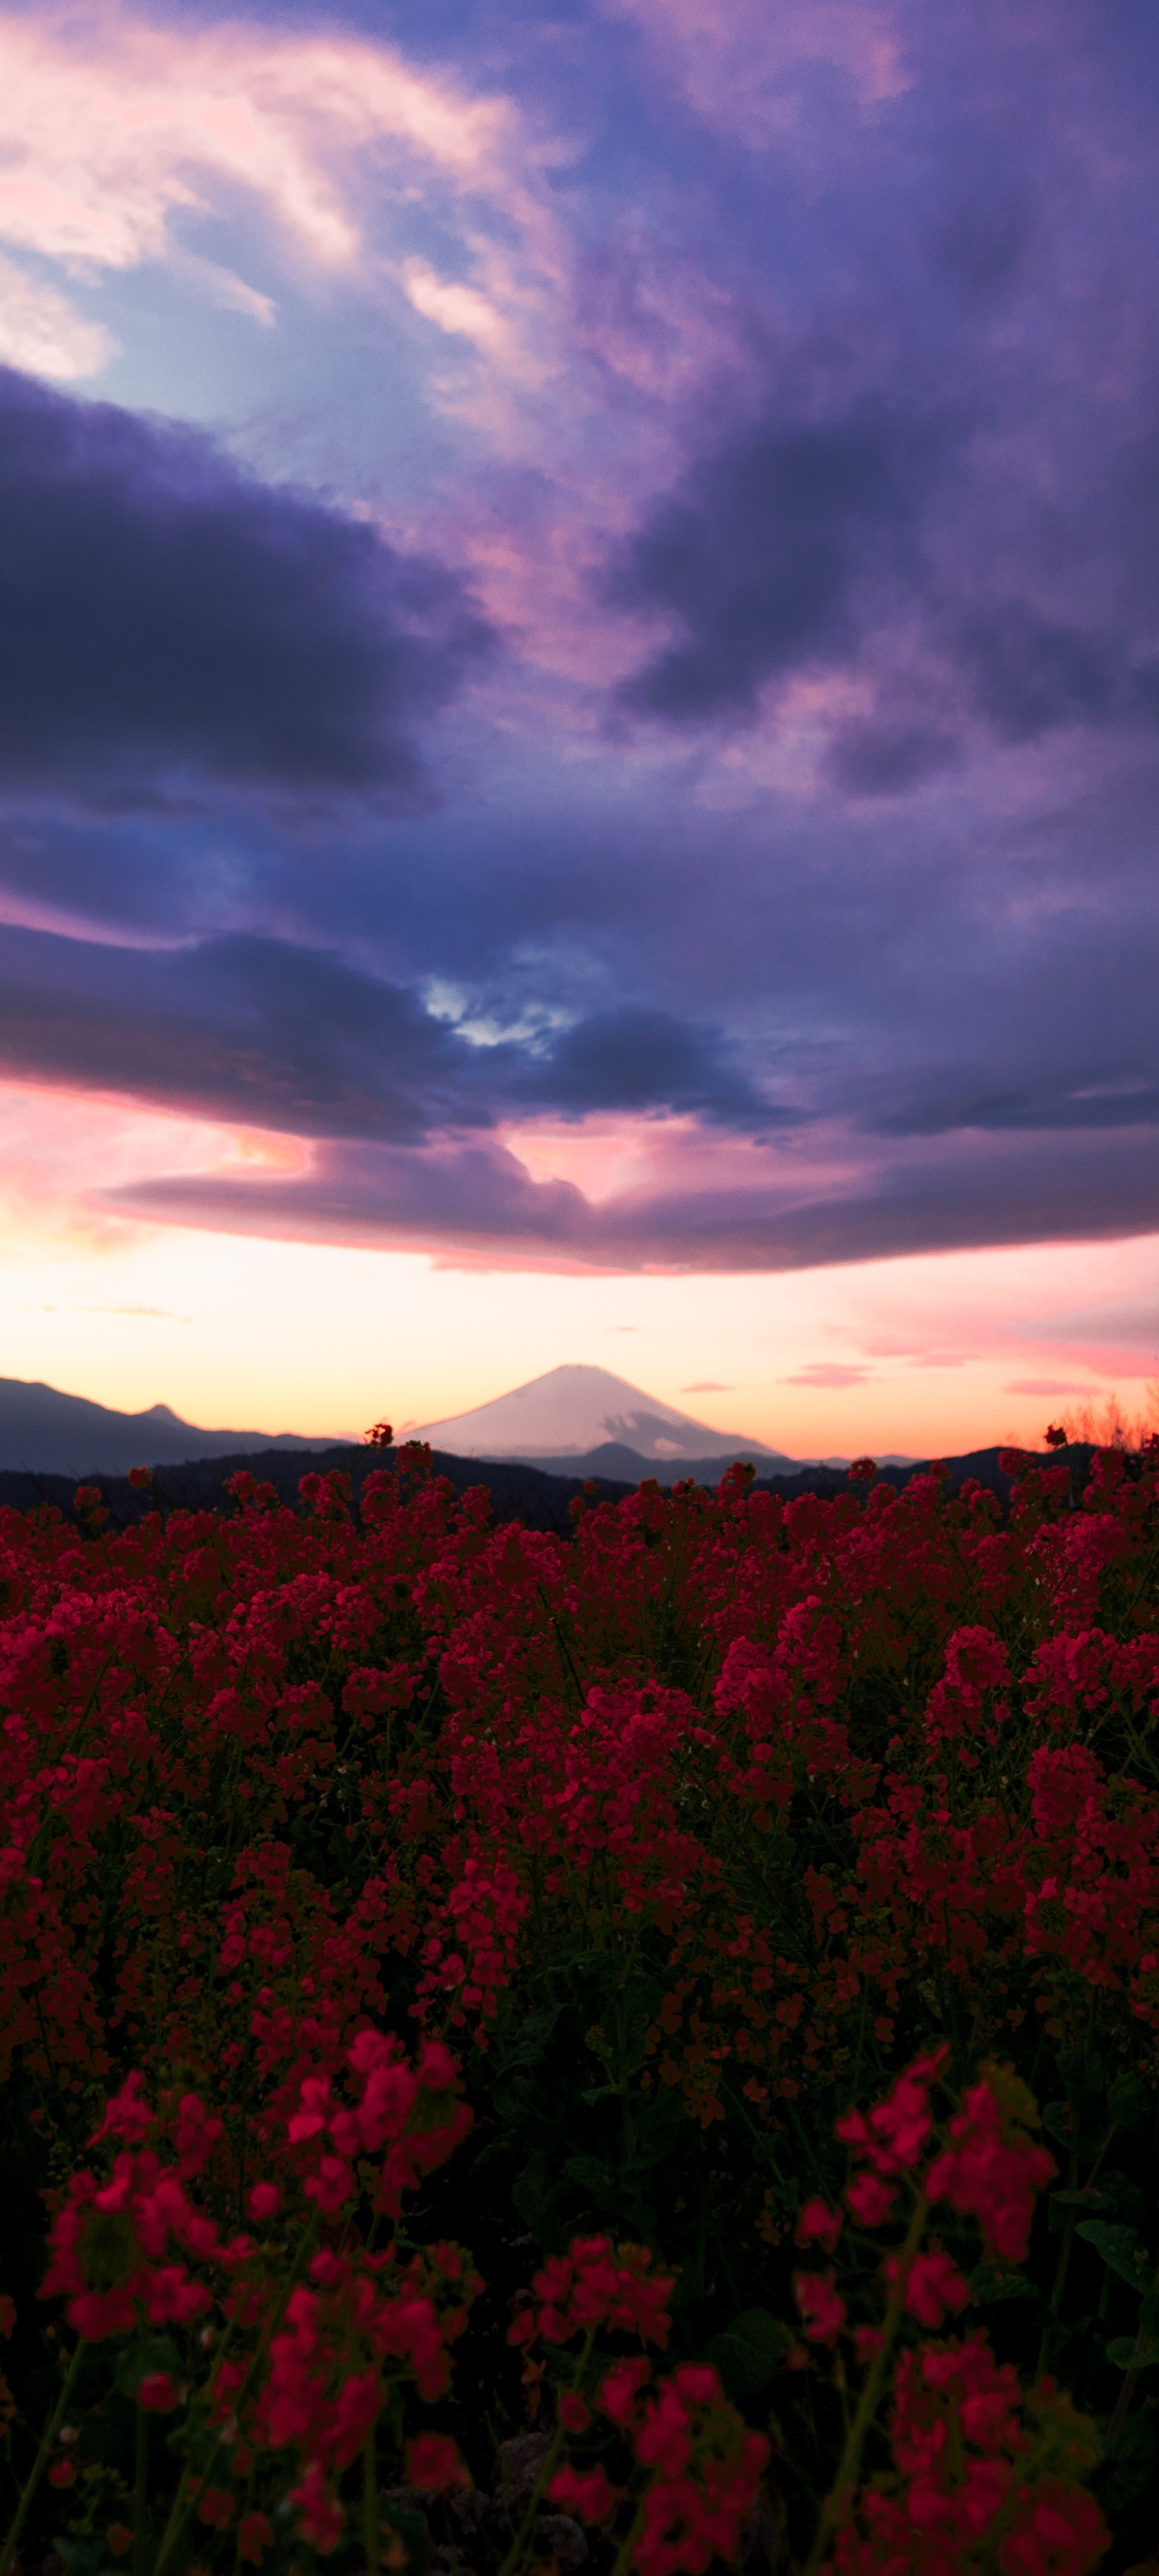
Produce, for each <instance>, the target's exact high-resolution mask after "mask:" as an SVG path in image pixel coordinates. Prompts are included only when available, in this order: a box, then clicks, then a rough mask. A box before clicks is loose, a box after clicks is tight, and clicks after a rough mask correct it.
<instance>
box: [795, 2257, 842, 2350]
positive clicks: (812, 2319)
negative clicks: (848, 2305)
mask: <svg viewBox="0 0 1159 2576" xmlns="http://www.w3.org/2000/svg"><path fill="white" fill-rule="evenodd" d="M793 2296H794V2298H795V2299H796V2302H797V2305H798V2307H799V2309H800V2311H801V2315H802V2317H803V2318H804V2321H805V2337H806V2341H807V2342H809V2343H827V2344H835V2343H836V2341H837V2338H838V2335H839V2334H840V2333H841V2331H842V2328H843V2326H844V2324H845V2315H846V2310H845V2302H844V2300H843V2299H839V2298H838V2296H837V2292H836V2290H835V2288H834V2286H833V2274H832V2272H827V2273H826V2274H825V2275H824V2278H822V2275H821V2274H820V2272H795V2273H794V2274H793Z"/></svg>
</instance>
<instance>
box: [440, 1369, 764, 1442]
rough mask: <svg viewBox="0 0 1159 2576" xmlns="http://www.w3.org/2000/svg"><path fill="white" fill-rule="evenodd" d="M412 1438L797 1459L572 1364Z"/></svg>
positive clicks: (602, 1373)
mask: <svg viewBox="0 0 1159 2576" xmlns="http://www.w3.org/2000/svg"><path fill="white" fill-rule="evenodd" d="M406 1437H407V1438H408V1439H412V1440H429V1441H430V1443H431V1446H432V1448H434V1449H443V1450H447V1451H449V1452H450V1453H451V1455H452V1456H454V1457H457V1458H523V1459H527V1460H529V1461H534V1460H535V1459H537V1458H550V1459H552V1460H553V1461H554V1460H556V1459H560V1460H562V1459H566V1458H582V1457H585V1456H586V1455H587V1453H588V1452H589V1451H590V1450H592V1449H598V1448H600V1447H602V1445H603V1444H604V1443H605V1442H606V1441H609V1440H613V1441H617V1442H618V1443H620V1444H621V1445H622V1446H623V1447H624V1448H627V1449H630V1450H633V1451H634V1452H635V1454H636V1456H637V1457H639V1458H655V1459H669V1458H689V1459H694V1458H704V1457H707V1456H710V1455H714V1454H715V1453H716V1452H718V1451H725V1452H727V1453H728V1455H729V1456H736V1455H737V1454H738V1453H739V1452H741V1451H743V1452H744V1454H745V1455H746V1457H747V1456H752V1457H753V1458H766V1459H775V1460H777V1461H778V1462H779V1463H784V1464H791V1463H792V1462H791V1461H789V1460H787V1459H786V1458H785V1453H784V1451H783V1450H780V1449H769V1448H767V1447H766V1446H765V1443H764V1441H763V1440H750V1439H748V1438H746V1437H745V1436H744V1435H743V1434H742V1433H740V1432H737V1431H718V1430H715V1429H714V1428H712V1426H711V1425H710V1424H708V1423H706V1422H698V1421H697V1420H696V1419H695V1417H694V1416H693V1415H692V1414H690V1413H680V1412H678V1411H677V1409H676V1407H675V1406H674V1405H671V1404H662V1403H661V1401H660V1398H659V1396H657V1395H646V1394H645V1392H644V1390H643V1388H642V1387H639V1386H632V1385H630V1384H629V1381H628V1379H627V1378H625V1377H615V1376H613V1373H612V1371H611V1370H610V1369H602V1368H586V1367H584V1366H582V1365H580V1364H573V1365H570V1366H566V1367H564V1368H554V1369H548V1370H547V1371H546V1373H545V1375H544V1376H543V1377H533V1378H531V1379H529V1381H528V1383H527V1385H526V1386H517V1387H513V1388H512V1390H511V1393H510V1394H509V1395H499V1396H496V1397H495V1398H494V1399H493V1401H492V1402H491V1403H490V1404H478V1405H476V1406H475V1407H474V1409H473V1410H472V1411H471V1412H470V1413H455V1414H451V1415H450V1416H449V1417H448V1419H446V1420H445V1421H442V1422H424V1423H423V1424H421V1426H420V1427H419V1428H418V1429H417V1430H414V1431H408V1432H407V1434H406Z"/></svg>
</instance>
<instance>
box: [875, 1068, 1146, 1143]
mask: <svg viewBox="0 0 1159 2576" xmlns="http://www.w3.org/2000/svg"><path fill="white" fill-rule="evenodd" d="M872 1125H873V1127H874V1129H875V1132H876V1133H877V1134H879V1135H883V1136H944V1135H950V1134H953V1133H955V1132H956V1131H958V1130H960V1129H962V1128H987V1129H989V1130H990V1131H991V1132H992V1133H994V1134H1001V1133H1002V1132H1003V1131H1006V1132H1011V1131H1015V1130H1017V1129H1020V1128H1023V1129H1030V1130H1049V1129H1052V1128H1053V1129H1054V1130H1055V1131H1056V1132H1059V1131H1060V1132H1063V1133H1065V1134H1067V1135H1074V1134H1077V1133H1081V1132H1082V1131H1083V1130H1084V1129H1086V1128H1091V1127H1100V1128H1123V1127H1155V1126H1157V1125H1159V1083H1157V1082H1155V1081H1153V1080H1150V1081H1148V1080H1136V1081H1132V1080H1130V1079H1126V1080H1124V1079H1123V1077H1122V1076H1121V1075H1120V1076H1119V1078H1118V1079H1116V1078H1115V1076H1114V1075H1113V1074H1112V1075H1111V1076H1110V1077H1109V1078H1108V1076H1107V1074H1106V1073H1105V1072H1104V1073H1103V1075H1102V1077H1101V1078H1100V1076H1099V1074H1098V1073H1091V1074H1088V1076H1087V1078H1086V1082H1085V1085H1084V1083H1083V1081H1082V1077H1081V1076H1080V1077H1079V1079H1078V1081H1072V1082H1071V1083H1069V1084H1067V1085H1066V1086H1065V1087H1064V1086H1062V1085H1059V1084H1054V1085H1047V1084H1046V1083H1037V1084H1035V1083H1026V1084H1025V1085H1024V1086H1023V1087H1022V1088H1020V1089H1018V1090H1014V1089H1010V1090H1001V1089H998V1088H996V1087H994V1086H993V1085H991V1086H986V1085H985V1084H984V1081H983V1080H982V1079H981V1078H978V1087H977V1089H976V1090H973V1091H971V1090H968V1089H965V1088H962V1089H960V1090H955V1091H954V1092H953V1093H951V1094H949V1095H948V1096H947V1094H946V1093H945V1092H942V1093H941V1095H940V1097H939V1096H938V1094H937V1091H936V1089H935V1096H934V1097H933V1098H932V1099H927V1100H925V1101H922V1102H920V1103H915V1104H911V1105H910V1106H908V1107H901V1108H898V1109H895V1110H893V1111H892V1112H891V1113H889V1114H887V1115H885V1116H883V1117H880V1118H876V1119H874V1120H873V1121H872Z"/></svg>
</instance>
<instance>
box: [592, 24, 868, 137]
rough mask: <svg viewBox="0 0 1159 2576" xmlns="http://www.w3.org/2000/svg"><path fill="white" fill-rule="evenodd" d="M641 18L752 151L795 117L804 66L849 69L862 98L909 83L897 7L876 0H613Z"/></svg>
mask: <svg viewBox="0 0 1159 2576" xmlns="http://www.w3.org/2000/svg"><path fill="white" fill-rule="evenodd" d="M604 6H605V8H606V9H607V10H608V12H609V14H611V15H615V16H617V17H630V18H634V19H635V20H636V21H637V23H638V24H639V25H640V26H641V27H642V28H643V30H644V32H645V34H646V35H647V36H648V38H649V39H650V40H651V42H652V43H653V45H654V46H655V49H656V53H657V57H658V60H659V61H660V62H661V63H662V65H663V66H664V68H665V70H666V71H668V72H669V73H672V72H674V73H675V75H676V77H677V78H678V80H679V81H680V85H681V87H682V89H683V91H684V95H685V97H686V98H687V100H688V104H689V106H690V107H691V108H692V109H693V110H694V112H695V114H696V115H697V116H699V117H701V118H702V119H703V121H704V123H705V124H706V125H712V126H717V127H722V128H723V129H724V130H725V132H726V133H729V134H732V135H735V136H736V137H737V140H738V141H739V142H742V143H745V144H747V145H749V147H750V148H751V149H752V150H753V151H759V150H761V149H762V148H763V147H764V146H766V145H767V144H768V143H769V142H770V140H771V139H772V137H773V136H774V135H777V134H783V133H784V132H785V131H786V129H787V128H790V127H791V126H792V125H793V124H794V123H795V121H796V118H797V115H798V112H799V93H800V87H801V81H802V76H803V75H804V74H805V73H806V72H807V70H808V69H809V67H810V66H811V65H814V64H817V63H824V64H827V65H831V66H832V67H834V68H835V69H836V70H838V71H840V72H843V73H844V74H845V75H846V77H847V78H848V79H849V81H850V82H851V83H852V85H853V88H854V90H855V91H856V94H857V97H858V100H859V102H860V104H861V105H862V107H863V108H874V107H877V106H879V105H880V104H881V103H882V102H883V101H886V100H888V99H891V98H897V97H899V96H900V95H901V93H902V92H903V91H904V90H905V89H906V88H907V87H908V86H909V82H908V76H907V73H906V70H905V67H904V63H903V60H902V50H901V43H900V39H899V36H898V32H897V29H896V26H895V23H894V15H893V12H892V10H891V9H889V8H887V7H880V6H877V5H874V0H777V5H773V6H770V0H604Z"/></svg>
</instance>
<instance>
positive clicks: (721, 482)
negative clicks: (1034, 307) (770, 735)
mask: <svg viewBox="0 0 1159 2576" xmlns="http://www.w3.org/2000/svg"><path fill="white" fill-rule="evenodd" d="M937 447H938V442H937V440H936V439H934V438H933V437H932V436H931V435H930V433H929V432H928V431H927V432H921V431H919V429H918V427H917V424H916V423H912V424H905V423H903V422H901V421H899V420H898V419H897V418H896V417H891V416H890V415H889V413H888V412H886V411H880V412H879V411H877V410H873V409H869V410H866V411H864V412H862V413H860V414H857V415H855V416H853V417H852V418H848V419H844V420H841V419H837V420H829V421H826V420H822V421H818V422H811V421H806V422H796V423H794V422H792V421H779V422H777V423H776V424H775V425H771V426H770V427H769V428H768V429H766V430H764V431H763V432H762V433H761V434H760V435H758V436H757V437H754V438H750V439H747V440H745V441H744V442H743V443H742V444H740V445H737V446H735V447H731V448H728V449H726V450H725V451H723V452H722V453H720V454H717V455H714V456H711V457H708V458H707V459H705V460H704V461H703V462H702V463H700V464H697V465H695V466H694V467H693V468H692V471H691V473H690V474H689V476H688V477H687V480H686V482H685V484H684V486H683V488H682V490H681V491H680V492H679V493H678V494H677V495H676V496H675V497H674V498H672V499H669V500H665V501H663V502H662V503H661V504H660V505H659V507H658V509H657V510H656V511H655V512H654V514H653V516H652V517H651V519H650V520H649V521H648V522H647V524H646V525H645V526H644V527H643V528H642V529H641V531H640V532H639V534H638V535H637V536H636V537H635V539H634V540H633V541H632V543H631V544H630V545H629V546H628V547H627V548H626V549H625V550H624V551H623V553H622V554H621V556H620V557H619V559H618V561H617V562H616V563H615V565H614V566H613V568H612V570H611V573H610V575H609V578H608V585H607V587H608V596H609V598H610V600H611V601H612V602H613V604H614V605H616V606H618V607H621V608H627V609H631V610H634V611H637V612H638V611H640V610H642V609H643V610H660V611H662V612H667V613H668V614H669V615H671V616H672V617H673V618H674V619H675V620H676V621H677V622H678V624H679V626H680V627H681V628H682V629H683V634H682V636H681V638H680V640H679V641H677V642H674V643H673V644H672V645H670V646H669V647H668V648H667V649H666V650H664V651H663V652H661V653H660V654H658V655H657V657H656V659H655V660H654V661H653V662H651V663H650V664H649V665H648V667H647V669H645V670H644V671H642V672H640V673H639V674H637V676H636V677H635V678H633V679H631V680H629V681H627V682H626V683H625V685H624V686H623V688H622V689H621V690H620V692H619V695H620V698H621V701H622V703H623V704H624V705H625V706H626V707H628V708H630V709H633V710H635V711H637V712H639V713H641V714H648V715H657V716H664V717H668V718H670V719H673V720H675V721H677V722H680V721H688V720H691V721H693V722H698V721H701V720H703V719H704V718H705V717H709V716H714V715H716V714H718V713H720V712H721V711H723V710H726V709H727V710H730V711H736V710H737V709H742V710H743V709H746V708H751V707H752V705H753V703H754V701H755V698H756V694H757V691H758V689H759V688H760V687H761V685H762V683H763V682H764V681H766V680H768V679H770V678H772V677H773V676H775V675H776V674H778V673H782V672H788V671H791V670H793V669H795V668H796V667H798V666H799V665H801V664H802V663H807V662H811V661H816V660H824V661H832V660H834V659H836V658H837V657H838V656H839V655H842V654H846V653H849V652H851V651H852V650H853V649H854V647H855V645H856V643H857V641H858V637H859V632H860V628H861V625H862V623H863V617H864V611H863V609H862V608H861V607H860V605H859V601H858V595H857V594H858V585H859V583H860V582H861V581H862V580H863V579H864V577H865V576H866V575H867V574H869V573H870V571H871V570H876V573H877V576H878V578H879V579H880V578H881V577H882V575H884V576H885V577H886V578H887V579H888V578H890V577H892V576H893V575H894V573H895V571H896V566H897V560H898V556H899V553H900V552H901V551H902V550H904V548H905V546H906V545H907V543H908V540H909V538H910V535H911V533H912V530H913V527H914V523H915V520H916V517H917V513H918V509H919V505H920V500H921V497H922V495H923V492H924V488H925V486H926V484H927V483H928V480H929V477H930V473H931V470H932V468H933V464H934V461H935V459H936V455H937Z"/></svg>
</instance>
